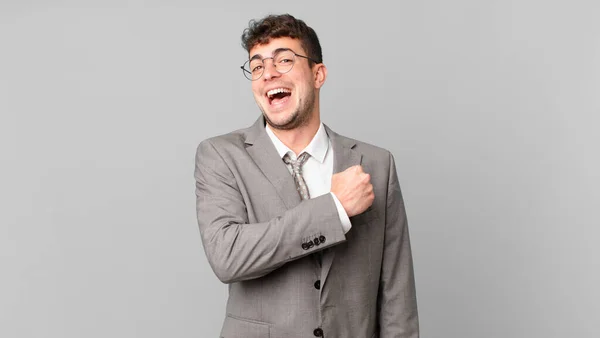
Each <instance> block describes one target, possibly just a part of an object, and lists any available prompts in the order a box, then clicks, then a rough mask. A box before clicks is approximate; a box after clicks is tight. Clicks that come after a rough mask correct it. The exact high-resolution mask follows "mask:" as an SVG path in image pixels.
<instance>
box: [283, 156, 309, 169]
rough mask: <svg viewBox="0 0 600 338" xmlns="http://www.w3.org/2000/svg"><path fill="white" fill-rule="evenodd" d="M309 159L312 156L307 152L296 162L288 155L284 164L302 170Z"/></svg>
mask: <svg viewBox="0 0 600 338" xmlns="http://www.w3.org/2000/svg"><path fill="white" fill-rule="evenodd" d="M309 157H310V154H309V153H306V152H305V153H302V154H300V156H298V159H296V160H295V161H294V160H292V158H291V157H290V154H289V153H288V154H285V155H284V156H283V162H285V164H291V165H292V167H293V168H300V167H302V165H303V164H304V163H305V162H306V160H308V158H309Z"/></svg>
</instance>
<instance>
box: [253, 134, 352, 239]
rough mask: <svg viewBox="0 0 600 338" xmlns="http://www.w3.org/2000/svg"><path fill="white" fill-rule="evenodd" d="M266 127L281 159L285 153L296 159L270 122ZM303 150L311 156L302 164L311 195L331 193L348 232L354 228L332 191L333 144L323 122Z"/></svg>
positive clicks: (344, 227)
mask: <svg viewBox="0 0 600 338" xmlns="http://www.w3.org/2000/svg"><path fill="white" fill-rule="evenodd" d="M265 128H266V131H267V134H268V135H269V138H271V141H272V142H273V144H274V145H275V148H276V149H277V153H279V156H280V157H281V161H282V162H283V156H285V154H289V156H290V158H291V159H292V160H294V161H295V160H296V159H297V155H296V154H295V153H294V152H293V151H292V150H291V149H290V148H288V147H287V146H286V145H285V144H283V142H281V141H280V140H279V139H278V138H277V136H276V135H275V133H273V130H271V127H269V125H268V124H267V125H266V127H265ZM303 152H306V153H308V154H310V157H309V158H308V160H307V161H306V162H305V163H304V165H303V166H302V177H304V181H305V182H306V186H307V187H308V193H309V194H310V197H311V198H314V197H317V196H321V195H325V194H328V193H329V194H331V196H332V197H333V201H334V202H335V206H336V207H337V211H338V214H339V216H340V221H341V222H342V229H343V230H344V233H347V232H348V231H350V228H352V224H351V223H350V218H348V214H347V213H346V210H344V207H343V206H342V203H340V201H339V200H338V198H337V196H335V194H334V193H332V192H331V176H332V175H333V146H332V144H331V140H330V139H329V136H328V135H327V132H326V131H325V127H324V126H323V123H321V125H320V126H319V130H317V133H316V134H315V136H314V137H313V139H312V140H311V141H310V143H309V144H308V145H307V146H306V148H304V150H302V151H301V152H300V154H302V153H303ZM288 169H289V171H290V174H292V169H291V168H290V167H289V166H288Z"/></svg>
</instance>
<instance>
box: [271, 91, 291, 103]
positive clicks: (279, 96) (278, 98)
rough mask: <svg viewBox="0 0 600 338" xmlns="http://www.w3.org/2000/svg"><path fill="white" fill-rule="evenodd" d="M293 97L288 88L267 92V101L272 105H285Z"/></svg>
mask: <svg viewBox="0 0 600 338" xmlns="http://www.w3.org/2000/svg"><path fill="white" fill-rule="evenodd" d="M290 95H292V91H291V90H290V89H287V88H275V89H271V90H269V91H268V92H267V99H268V100H269V104H271V105H279V104H283V103H285V102H286V101H287V100H288V98H289V97H290Z"/></svg>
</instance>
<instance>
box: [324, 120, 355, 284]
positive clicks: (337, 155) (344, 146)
mask: <svg viewBox="0 0 600 338" xmlns="http://www.w3.org/2000/svg"><path fill="white" fill-rule="evenodd" d="M325 130H326V131H327V135H328V136H329V139H330V140H331V144H332V146H333V173H334V174H336V173H339V172H342V171H344V170H346V169H348V168H349V167H351V166H354V165H359V164H361V160H362V155H361V154H360V153H359V152H357V151H356V150H354V146H356V142H355V141H354V140H352V139H349V138H347V137H343V136H341V135H339V134H337V133H335V132H334V131H332V130H331V129H329V127H327V125H325ZM335 251H336V250H335V246H333V247H330V248H328V249H325V250H324V253H323V262H322V269H321V283H322V284H324V283H325V280H326V279H327V276H328V275H329V270H331V264H333V259H334V258H335Z"/></svg>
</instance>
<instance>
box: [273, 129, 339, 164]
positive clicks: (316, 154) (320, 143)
mask: <svg viewBox="0 0 600 338" xmlns="http://www.w3.org/2000/svg"><path fill="white" fill-rule="evenodd" d="M265 129H266V131H267V135H269V138H270V139H271V141H272V142H273V145H275V149H277V153H278V154H279V156H280V157H281V158H283V156H285V154H287V153H288V152H289V153H291V154H292V155H293V154H294V152H293V151H292V150H291V149H290V148H288V147H287V146H286V145H285V144H283V142H281V141H280V140H279V138H277V136H276V135H275V133H273V130H271V127H270V126H269V124H268V123H267V124H266V126H265ZM328 149H329V137H328V136H327V131H326V130H325V127H324V126H323V123H321V124H320V125H319V130H317V133H316V134H315V136H314V137H313V139H312V140H311V141H310V143H309V144H308V145H307V146H306V148H304V150H302V151H301V152H300V154H302V153H303V152H306V153H308V154H310V156H311V157H313V158H314V159H315V160H317V161H319V162H320V163H323V161H325V155H327V150H328ZM298 155H299V154H298Z"/></svg>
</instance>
